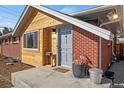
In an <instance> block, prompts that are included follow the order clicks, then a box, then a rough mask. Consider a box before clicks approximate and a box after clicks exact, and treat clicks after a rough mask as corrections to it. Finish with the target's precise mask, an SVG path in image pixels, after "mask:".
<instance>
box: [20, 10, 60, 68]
mask: <svg viewBox="0 0 124 93" xmlns="http://www.w3.org/2000/svg"><path fill="white" fill-rule="evenodd" d="M32 17H33V18H31V19H33V20H32V21H31V22H30V24H29V25H28V27H27V28H26V29H25V30H24V31H23V33H24V32H31V31H38V32H39V36H38V39H39V45H38V46H39V47H38V50H31V49H24V48H23V33H22V37H21V44H22V62H24V63H26V64H30V65H33V66H37V67H38V66H42V65H44V62H43V60H44V59H43V56H44V51H43V28H47V27H51V26H55V25H58V24H62V22H59V21H57V20H55V19H53V18H51V17H49V16H47V15H45V14H43V13H41V12H37V13H36V15H35V16H32ZM29 21H30V20H29Z"/></svg>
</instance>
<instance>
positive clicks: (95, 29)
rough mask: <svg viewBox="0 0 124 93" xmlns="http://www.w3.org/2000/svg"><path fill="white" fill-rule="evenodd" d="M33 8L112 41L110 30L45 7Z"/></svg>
mask: <svg viewBox="0 0 124 93" xmlns="http://www.w3.org/2000/svg"><path fill="white" fill-rule="evenodd" d="M32 7H34V8H36V9H38V10H40V11H42V12H45V13H47V14H50V15H52V16H55V17H57V18H59V19H62V20H64V21H66V22H68V23H70V24H73V25H75V26H78V27H80V28H82V29H84V30H86V31H88V32H90V33H93V34H95V35H97V36H100V37H102V38H104V39H107V40H111V38H110V37H112V36H111V32H110V31H108V30H105V29H102V28H100V27H97V26H95V25H92V24H89V23H87V22H84V21H81V20H78V19H76V18H73V17H71V16H69V15H66V14H64V13H60V12H58V11H55V10H52V9H49V8H46V7H44V6H39V5H33V6H32ZM28 8H29V6H28V7H27V9H26V10H25V12H24V14H23V15H22V17H21V18H20V20H19V22H18V23H17V25H16V27H15V29H14V32H13V34H14V33H15V32H16V31H17V28H18V26H19V24H20V23H21V20H22V19H23V16H24V15H25V13H26V12H27V10H28Z"/></svg>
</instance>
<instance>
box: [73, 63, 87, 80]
mask: <svg viewBox="0 0 124 93" xmlns="http://www.w3.org/2000/svg"><path fill="white" fill-rule="evenodd" d="M72 71H73V75H74V77H77V78H83V77H85V65H84V64H75V63H73V64H72Z"/></svg>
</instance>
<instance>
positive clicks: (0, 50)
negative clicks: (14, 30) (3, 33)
mask: <svg viewBox="0 0 124 93" xmlns="http://www.w3.org/2000/svg"><path fill="white" fill-rule="evenodd" d="M0 55H2V46H1V45H0Z"/></svg>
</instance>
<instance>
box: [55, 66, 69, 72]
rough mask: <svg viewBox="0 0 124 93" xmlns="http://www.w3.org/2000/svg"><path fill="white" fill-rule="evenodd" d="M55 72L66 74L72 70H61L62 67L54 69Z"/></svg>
mask: <svg viewBox="0 0 124 93" xmlns="http://www.w3.org/2000/svg"><path fill="white" fill-rule="evenodd" d="M53 70H55V71H58V72H61V73H66V72H68V71H70V70H68V69H65V68H60V67H57V68H55V69H53Z"/></svg>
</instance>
